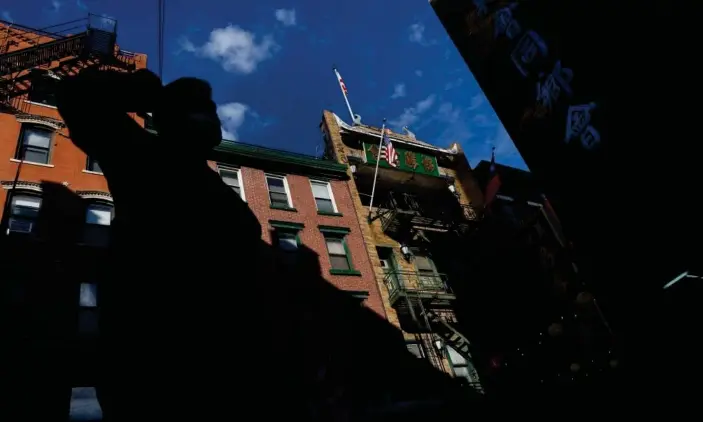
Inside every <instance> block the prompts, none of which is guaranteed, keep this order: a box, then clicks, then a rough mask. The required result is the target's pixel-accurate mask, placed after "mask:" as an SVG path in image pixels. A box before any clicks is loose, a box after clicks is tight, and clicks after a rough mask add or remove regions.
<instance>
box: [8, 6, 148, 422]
mask: <svg viewBox="0 0 703 422" xmlns="http://www.w3.org/2000/svg"><path fill="white" fill-rule="evenodd" d="M52 28H53V30H54V32H51V33H49V32H46V31H43V30H38V29H34V28H29V27H26V26H23V25H20V24H16V23H9V22H1V21H0V187H1V189H0V202H2V204H3V210H2V216H1V219H0V221H1V222H2V224H1V227H2V234H1V235H0V236H1V240H0V250H1V251H2V256H3V258H2V264H3V265H2V267H3V282H2V284H0V332H2V334H3V336H4V337H3V341H4V342H7V344H11V345H12V346H13V347H8V348H6V349H5V350H4V351H3V364H2V368H1V369H0V372H2V373H3V374H5V376H4V377H3V382H2V387H3V390H4V389H5V388H7V390H6V391H3V400H2V401H1V402H0V411H2V412H4V411H8V409H11V408H25V409H30V408H32V405H31V403H34V404H35V405H34V406H36V403H42V406H43V408H44V409H48V410H47V412H48V413H47V414H50V415H51V416H52V417H54V416H55V417H57V418H59V417H65V413H64V412H65V410H66V407H67V405H68V403H69V402H70V397H71V390H70V389H68V390H67V389H66V388H65V387H66V383H67V384H70V385H71V386H73V387H80V386H89V385H93V381H94V373H93V371H92V370H91V369H92V368H94V366H93V359H94V358H95V354H94V351H95V349H96V347H97V337H96V334H97V313H98V310H97V309H98V308H97V306H96V305H97V303H96V296H95V292H96V285H97V284H98V283H99V282H100V279H101V273H102V272H103V271H104V267H103V264H104V263H105V259H106V256H105V255H106V254H105V252H106V248H105V246H106V244H107V241H108V226H109V224H110V221H111V219H112V215H113V213H114V211H113V206H112V197H111V195H110V193H109V191H108V188H107V183H106V181H105V178H104V177H103V176H102V173H101V171H100V167H99V164H98V163H96V162H95V161H93V160H91V159H90V158H89V157H87V156H86V155H85V154H84V153H83V152H82V151H80V150H79V149H78V148H77V147H76V146H75V145H73V143H72V142H71V140H70V139H69V134H68V130H67V129H66V127H65V125H64V123H63V122H62V120H61V118H60V116H59V114H58V112H57V110H56V107H55V101H54V95H53V92H54V89H53V85H54V84H55V83H56V81H57V80H58V79H60V78H62V77H64V76H67V75H72V74H75V73H77V72H79V71H81V70H82V69H86V68H95V67H97V68H110V69H113V70H120V71H133V70H136V69H140V68H144V67H145V66H146V56H145V55H142V54H137V53H131V52H128V51H125V50H122V49H120V47H119V46H118V45H117V44H116V36H117V35H116V22H115V21H113V20H111V19H107V18H103V17H97V16H89V17H88V18H87V19H83V20H78V21H72V22H68V23H67V24H65V25H56V26H54V27H52ZM62 28H66V30H62ZM67 31H71V32H72V34H67V33H66V32H67ZM134 117H135V119H136V120H137V121H141V119H140V118H139V117H137V116H134ZM37 380H42V381H40V382H37ZM78 393H79V394H78V397H80V399H79V400H78V401H77V402H85V401H86V400H87V401H88V402H91V400H92V401H93V402H94V401H95V400H94V398H95V397H94V392H88V391H78ZM86 394H87V396H86ZM25 400H31V402H27V401H25ZM8 404H13V405H14V407H13V406H8ZM54 409H55V410H56V411H58V412H60V413H56V414H52V413H51V412H53V411H54ZM9 411H11V410H9ZM84 416H85V415H84ZM88 416H90V415H88Z"/></svg>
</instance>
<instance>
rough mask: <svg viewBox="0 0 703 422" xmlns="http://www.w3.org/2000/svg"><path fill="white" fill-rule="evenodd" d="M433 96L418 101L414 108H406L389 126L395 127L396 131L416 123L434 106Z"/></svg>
mask: <svg viewBox="0 0 703 422" xmlns="http://www.w3.org/2000/svg"><path fill="white" fill-rule="evenodd" d="M434 102H435V95H434V94H433V95H430V96H429V97H427V98H425V99H424V100H420V101H418V102H417V104H415V106H414V107H409V108H406V109H405V110H404V111H403V113H402V114H401V115H400V116H398V117H397V118H396V119H393V120H390V121H389V123H390V124H391V126H393V127H395V128H396V129H397V130H400V129H402V128H403V126H410V125H412V124H413V123H415V122H417V121H418V120H419V119H420V117H421V116H422V114H424V113H426V112H427V111H428V110H429V109H430V108H431V107H432V105H433V104H434Z"/></svg>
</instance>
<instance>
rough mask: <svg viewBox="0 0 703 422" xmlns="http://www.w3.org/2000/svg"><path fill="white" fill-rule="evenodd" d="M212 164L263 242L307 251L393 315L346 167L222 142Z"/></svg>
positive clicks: (328, 274) (329, 276)
mask: <svg viewBox="0 0 703 422" xmlns="http://www.w3.org/2000/svg"><path fill="white" fill-rule="evenodd" d="M212 158H213V159H212V161H210V166H211V167H212V168H213V169H214V170H216V171H218V172H219V174H220V176H221V177H222V179H223V180H224V182H225V183H226V184H227V185H228V186H231V187H232V189H234V190H235V191H236V192H237V193H239V195H240V197H241V198H242V200H244V201H245V202H246V203H247V205H248V206H249V209H251V210H252V212H253V213H254V215H255V216H256V218H257V219H258V221H259V222H260V223H261V226H262V236H263V240H264V241H265V242H267V243H268V244H271V245H274V246H277V247H279V248H280V249H281V250H282V251H284V252H286V253H290V254H291V256H292V258H291V260H294V259H295V258H294V254H295V253H296V251H297V250H298V249H299V248H303V247H305V248H307V249H309V250H311V251H312V252H314V253H315V255H317V256H318V259H319V266H320V274H321V275H322V276H323V277H324V278H325V279H326V280H327V281H328V282H329V283H330V284H331V285H333V286H335V287H337V288H338V289H340V290H343V291H346V292H349V294H350V295H352V296H354V297H357V298H359V299H360V301H361V302H362V303H363V304H364V306H367V307H368V308H369V309H371V310H372V311H374V312H375V313H376V314H377V315H378V316H380V317H382V318H384V319H385V318H386V316H385V315H386V314H385V310H384V308H383V302H382V300H381V296H380V292H379V287H378V286H377V284H376V279H375V277H374V272H373V267H372V265H371V260H370V257H369V255H368V253H367V251H366V247H365V245H364V237H363V234H362V232H361V227H360V226H359V221H358V219H357V218H356V210H355V208H354V205H353V200H352V195H351V192H350V189H349V185H348V175H347V166H346V165H342V164H339V163H336V162H333V161H330V160H324V159H320V158H316V157H312V156H306V155H300V154H294V153H289V152H285V151H280V150H272V149H269V148H263V147H258V146H254V145H247V144H243V143H239V142H226V141H225V142H223V143H222V144H221V145H220V146H218V147H216V148H215V150H214V152H213V157H212Z"/></svg>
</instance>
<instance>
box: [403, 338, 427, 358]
mask: <svg viewBox="0 0 703 422" xmlns="http://www.w3.org/2000/svg"><path fill="white" fill-rule="evenodd" d="M405 347H407V348H408V352H410V353H412V354H413V355H414V356H415V357H416V358H418V359H424V358H425V351H424V350H422V345H420V343H418V342H416V341H406V343H405Z"/></svg>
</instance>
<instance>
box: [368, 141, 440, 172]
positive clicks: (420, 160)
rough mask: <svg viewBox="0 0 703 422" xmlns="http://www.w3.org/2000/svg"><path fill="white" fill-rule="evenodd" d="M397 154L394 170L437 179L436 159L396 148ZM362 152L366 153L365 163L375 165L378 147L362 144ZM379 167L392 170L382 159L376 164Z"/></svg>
mask: <svg viewBox="0 0 703 422" xmlns="http://www.w3.org/2000/svg"><path fill="white" fill-rule="evenodd" d="M395 150H396V152H397V153H398V161H397V162H396V163H395V164H396V166H395V168H396V169H398V170H403V171H407V172H410V173H419V174H426V175H428V176H437V177H439V167H438V166H437V158H436V157H434V156H432V155H425V154H423V153H420V152H415V151H408V150H406V149H403V148H396V149H395ZM364 152H365V153H366V162H367V163H370V164H376V157H378V145H377V144H367V143H364ZM378 165H379V167H385V168H394V167H392V166H391V165H390V164H388V162H387V161H386V160H385V159H383V160H381V162H380V163H378Z"/></svg>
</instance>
